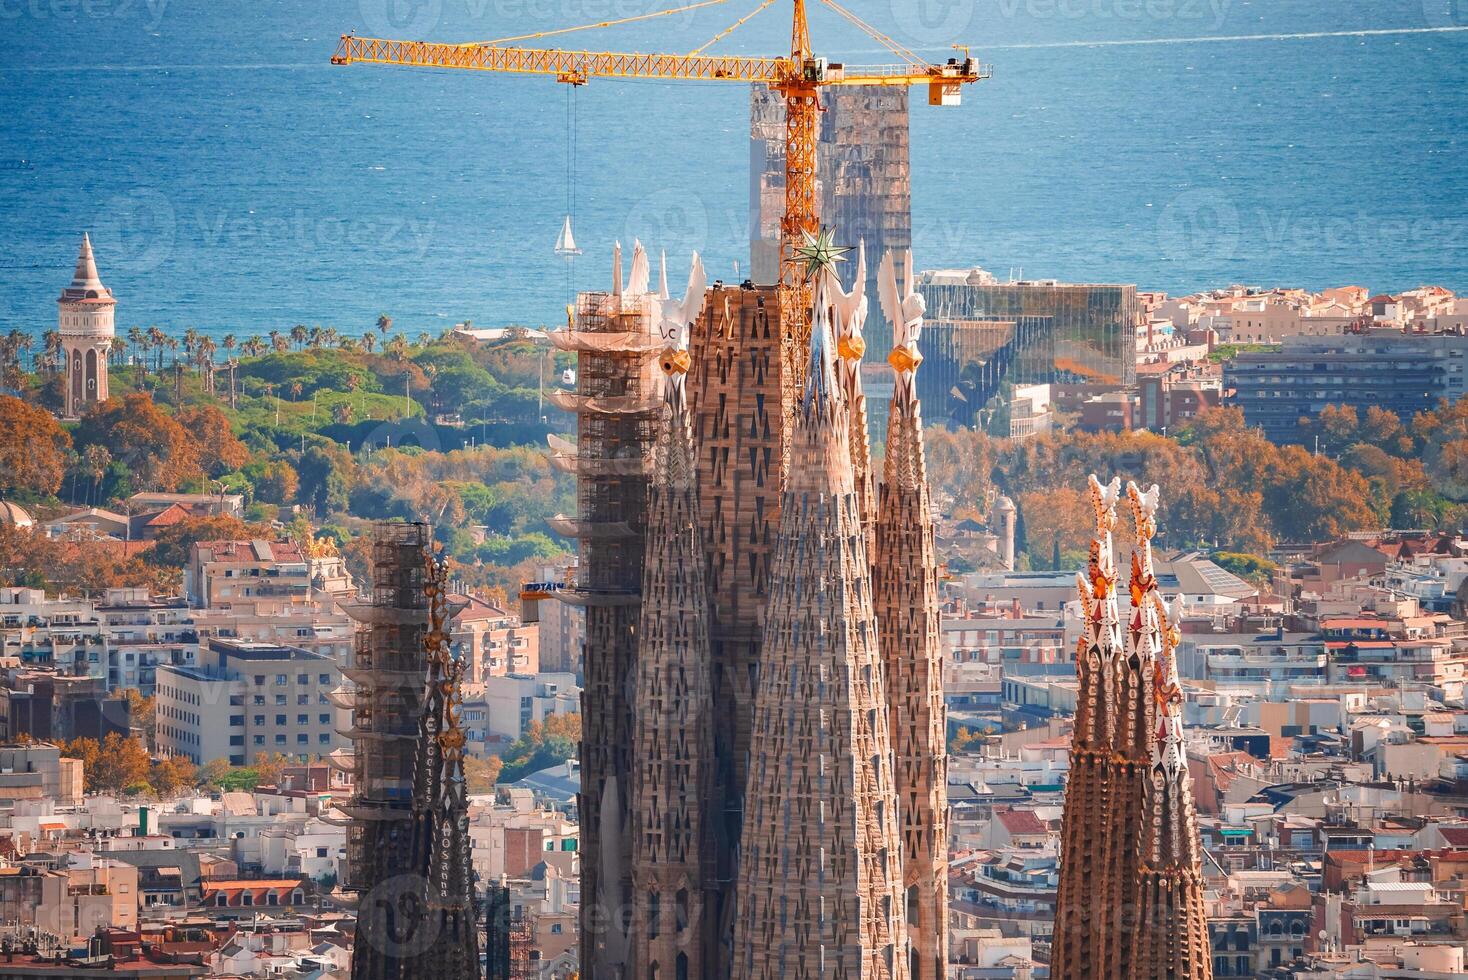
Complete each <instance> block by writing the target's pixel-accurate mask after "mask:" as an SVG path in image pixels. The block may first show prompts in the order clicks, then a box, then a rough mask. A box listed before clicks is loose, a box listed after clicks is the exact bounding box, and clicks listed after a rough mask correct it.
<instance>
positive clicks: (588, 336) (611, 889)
mask: <svg viewBox="0 0 1468 980" xmlns="http://www.w3.org/2000/svg"><path fill="white" fill-rule="evenodd" d="M617 277H618V283H617V289H616V291H614V292H612V293H582V294H581V295H580V296H578V297H577V303H576V310H575V318H574V321H573V323H572V328H571V329H570V330H568V331H563V332H560V335H559V336H558V337H557V339H556V344H557V346H558V347H561V348H562V349H563V350H574V351H575V352H576V355H577V356H576V375H577V390H576V392H575V393H574V394H571V393H565V394H564V395H560V396H557V397H555V398H553V399H552V401H553V402H554V403H555V404H556V405H558V406H560V407H561V408H564V409H566V410H568V411H572V412H575V413H576V416H577V440H576V456H575V459H574V460H571V459H567V460H565V461H564V463H563V465H569V466H574V468H575V470H576V472H577V477H578V478H577V481H576V495H577V514H576V516H575V517H574V518H571V517H558V518H557V519H556V521H555V522H554V524H553V526H554V527H555V528H556V530H557V531H558V532H559V533H561V534H564V535H566V536H568V537H573V538H575V539H577V541H578V542H579V544H580V562H579V565H578V568H577V572H576V575H575V577H574V578H570V577H568V580H567V581H566V583H565V588H564V589H561V590H560V591H558V592H557V593H556V598H558V599H560V600H561V601H563V602H568V603H571V604H573V605H576V606H581V607H584V608H585V610H586V647H585V671H584V673H585V685H584V694H583V696H582V741H581V772H582V785H581V810H580V822H581V826H582V828H583V835H582V853H581V896H582V900H581V909H582V922H581V936H582V957H581V962H582V963H583V965H585V966H587V967H588V968H589V970H590V973H591V975H593V976H596V975H600V972H599V971H598V970H597V969H595V968H594V967H595V965H598V964H600V965H602V966H603V967H607V968H611V969H615V968H616V966H618V965H620V964H623V963H624V962H625V960H626V955H627V936H626V933H625V931H624V930H625V928H626V927H625V924H624V922H623V920H622V919H621V917H620V916H611V915H608V914H607V912H608V911H609V910H614V909H625V908H627V907H628V904H629V902H630V901H631V897H632V895H631V890H632V883H631V877H630V873H629V866H630V858H631V840H630V816H629V799H630V792H629V789H630V773H631V758H630V756H631V751H630V748H631V742H632V735H631V733H632V707H631V703H630V701H629V698H628V678H629V677H630V676H631V675H632V671H633V667H634V665H635V663H636V658H637V626H638V620H639V617H640V615H641V605H640V594H641V587H642V565H643V549H644V539H645V531H646V520H647V513H646V512H647V491H648V483H649V466H648V462H649V459H650V457H651V453H652V447H653V442H654V439H655V437H656V434H657V423H658V418H659V412H660V411H661V408H662V400H661V398H660V391H661V375H660V372H658V371H657V365H656V359H655V355H656V353H657V345H656V344H655V343H653V342H652V341H653V340H655V339H656V337H657V330H656V328H657V325H658V322H659V321H658V317H659V314H660V305H659V303H660V300H659V297H658V296H657V295H655V294H653V293H650V292H645V291H642V290H629V291H627V292H625V293H624V292H623V291H622V289H621V281H620V278H621V273H620V261H619V263H618V271H617ZM609 975H610V974H609Z"/></svg>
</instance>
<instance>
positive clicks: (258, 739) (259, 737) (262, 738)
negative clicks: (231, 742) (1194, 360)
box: [252, 735, 265, 745]
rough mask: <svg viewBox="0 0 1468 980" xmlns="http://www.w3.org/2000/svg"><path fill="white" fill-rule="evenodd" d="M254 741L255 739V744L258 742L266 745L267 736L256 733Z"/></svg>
mask: <svg viewBox="0 0 1468 980" xmlns="http://www.w3.org/2000/svg"><path fill="white" fill-rule="evenodd" d="M252 741H253V742H254V743H255V744H256V745H264V744H265V736H264V735H256V736H255V737H254V738H253V739H252Z"/></svg>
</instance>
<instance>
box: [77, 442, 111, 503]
mask: <svg viewBox="0 0 1468 980" xmlns="http://www.w3.org/2000/svg"><path fill="white" fill-rule="evenodd" d="M111 465H112V453H110V452H108V450H107V447H106V446H103V445H100V444H99V443H93V444H92V445H90V446H88V447H87V448H86V451H85V452H83V453H82V466H83V467H84V468H85V469H86V472H88V473H90V474H91V476H92V492H91V494H90V495H89V497H88V499H89V500H90V501H91V505H92V506H96V503H97V494H98V493H99V492H100V491H101V487H102V477H104V476H106V475H107V467H109V466H111Z"/></svg>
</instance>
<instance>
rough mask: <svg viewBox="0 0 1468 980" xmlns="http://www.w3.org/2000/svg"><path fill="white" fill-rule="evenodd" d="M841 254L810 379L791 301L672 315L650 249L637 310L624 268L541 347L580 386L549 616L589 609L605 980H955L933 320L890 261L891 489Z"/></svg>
mask: <svg viewBox="0 0 1468 980" xmlns="http://www.w3.org/2000/svg"><path fill="white" fill-rule="evenodd" d="M844 251H846V250H845V249H843V248H840V247H838V246H836V245H834V244H833V243H832V241H831V237H830V233H829V232H823V233H822V234H821V235H819V236H811V237H810V238H809V240H808V241H807V242H806V244H805V247H804V248H803V249H802V250H801V258H802V260H803V261H804V262H805V264H806V271H807V275H808V277H809V279H810V282H811V309H810V317H811V322H812V330H811V340H810V343H809V346H808V347H807V348H806V349H805V351H804V354H803V359H802V361H801V362H800V363H792V361H791V358H790V353H789V350H788V348H789V346H790V345H788V344H787V343H786V342H785V338H783V337H782V335H781V327H780V325H781V323H782V318H781V315H780V304H781V303H782V302H785V301H786V299H787V297H786V295H785V293H784V292H783V291H782V290H780V289H779V288H778V287H764V286H754V285H752V284H750V283H744V284H741V285H738V286H726V285H724V284H722V283H714V284H713V285H712V286H711V287H710V286H708V285H707V283H706V280H705V277H704V274H703V271H702V268H701V266H700V265H699V263H698V261H697V257H696V256H695V259H694V263H693V270H692V274H691V276H690V281H689V285H688V289H687V291H686V292H685V293H684V295H683V296H682V297H681V298H678V299H675V298H672V297H670V296H669V295H668V291H667V287H666V276H665V275H664V276H663V277H661V278H662V282H661V283H660V285H659V287H658V288H657V290H656V291H653V290H650V289H649V288H648V286H649V279H648V276H647V274H646V270H647V268H648V262H647V260H646V253H645V252H644V251H643V250H642V249H641V247H640V246H638V247H636V248H635V249H634V253H633V263H632V275H631V277H630V279H629V280H627V282H626V285H625V286H624V285H623V277H622V275H621V269H620V260H617V261H616V263H615V269H616V271H615V272H614V286H613V291H612V293H611V294H597V293H593V294H583V295H582V297H581V298H580V300H579V302H578V306H577V309H576V311H575V316H574V318H573V320H572V322H571V323H570V324H569V325H568V329H567V330H565V331H556V332H554V333H552V334H551V338H552V341H553V342H554V343H555V344H556V345H557V346H558V347H560V348H561V349H563V350H568V351H574V352H575V353H576V354H577V358H578V366H579V368H580V370H579V371H578V375H579V384H578V390H577V392H576V393H575V394H570V393H562V394H560V395H558V396H557V397H556V399H555V401H556V403H557V404H559V405H562V407H566V408H568V409H570V410H572V411H575V412H576V413H577V414H578V416H579V422H578V440H577V443H576V447H575V454H574V455H569V454H562V455H561V456H558V457H556V464H557V465H558V466H560V467H561V468H563V469H570V470H571V471H572V472H574V473H576V475H577V478H578V497H579V498H580V504H581V508H580V512H579V513H578V514H577V515H576V517H575V518H557V519H556V522H555V527H556V529H557V530H558V531H561V533H563V534H569V535H572V536H575V537H578V538H580V539H581V565H582V567H581V568H580V569H579V570H578V573H577V576H576V579H575V581H573V582H570V583H568V585H567V588H565V589H563V590H562V591H561V592H560V593H558V595H559V596H560V597H561V598H562V599H564V600H565V601H569V602H573V603H576V604H578V605H583V606H585V607H586V609H587V640H586V651H585V656H586V675H587V684H586V690H585V693H584V695H583V701H584V703H585V704H586V707H585V709H584V711H583V724H584V726H585V730H584V737H583V744H582V750H581V751H582V755H581V759H582V801H581V803H582V817H583V820H582V830H583V848H582V856H581V862H582V863H581V867H582V902H583V936H582V962H581V966H582V970H583V974H582V975H583V976H586V977H590V978H592V980H602V978H608V980H625V978H627V977H634V976H635V977H648V976H657V977H662V978H665V980H686V978H699V980H730V978H739V980H745V978H755V977H771V978H773V977H777V976H779V977H781V978H783V977H784V976H785V975H787V974H788V975H790V976H791V977H799V978H806V977H808V978H814V977H849V978H858V977H860V978H884V980H907V978H909V977H920V978H923V980H929V978H935V977H941V976H943V975H944V972H945V966H946V961H947V939H946V935H947V814H946V806H947V802H946V792H945V782H946V757H945V730H944V728H945V718H944V707H943V695H942V657H941V647H940V633H939V620H938V594H937V564H936V557H935V551H934V542H933V529H932V513H931V508H930V504H929V500H928V489H927V475H926V470H925V464H924V461H923V446H922V419H921V411H920V408H919V405H918V401H917V397H916V392H915V390H914V387H913V373H914V372H915V371H916V369H917V366H918V364H919V362H920V361H921V356H920V355H919V354H918V351H917V336H918V332H919V330H920V328H921V324H922V316H923V304H922V299H921V297H919V296H917V295H916V293H915V292H913V291H912V289H911V286H910V283H906V282H905V283H903V284H902V285H899V283H898V278H897V263H896V262H894V261H893V260H892V259H891V258H890V257H889V258H888V259H887V260H886V262H885V263H884V264H883V266H882V271H883V275H884V277H885V279H884V282H883V288H882V291H881V292H882V297H883V304H884V306H883V309H884V311H885V312H886V313H887V314H888V316H889V317H891V318H893V319H894V320H896V319H897V318H898V316H899V315H900V317H901V319H900V323H901V324H902V325H903V327H904V330H903V331H902V332H900V336H899V339H898V342H897V349H895V350H894V351H893V352H892V355H891V357H890V358H889V361H890V362H891V364H892V368H893V371H894V372H895V374H896V386H895V388H894V396H893V403H892V404H893V413H894V416H895V417H897V418H899V419H900V422H899V424H898V426H897V428H898V430H899V431H898V432H897V434H896V436H895V437H893V439H892V442H891V445H890V446H889V449H888V453H887V458H886V462H885V469H884V472H885V481H884V483H883V484H882V485H881V486H880V488H879V486H878V483H877V480H876V476H877V474H876V472H875V470H876V467H875V466H874V464H873V462H872V454H871V449H870V446H869V443H868V436H867V417H866V403H865V396H864V394H863V392H862V375H861V357H862V354H863V352H864V342H863V339H862V325H863V323H864V321H865V318H866V313H867V307H868V303H867V299H866V297H865V296H864V294H863V289H862V287H861V286H860V285H859V284H860V283H862V282H863V280H864V279H865V272H864V269H865V256H864V255H862V256H860V257H859V259H858V262H857V267H858V268H857V276H856V282H857V283H858V285H857V286H856V287H854V288H852V289H851V290H849V291H848V290H846V289H845V288H843V286H842V284H841V281H840V280H839V278H838V277H837V275H836V273H835V263H837V262H839V261H841V253H842V252H844ZM910 264H911V261H910V259H909V260H908V262H907V265H909V266H910ZM905 278H910V277H905ZM894 311H895V312H894ZM659 368H660V369H661V370H658V369H659ZM794 378H800V379H801V384H800V386H799V387H798V388H797V387H795V386H794V385H792V384H791V383H790V381H791V379H794ZM792 398H793V399H794V401H791V399H792ZM787 459H788V460H789V462H790V465H788V466H786V465H783V462H784V461H785V460H787ZM634 573H635V574H634ZM622 733H625V735H623V734H622Z"/></svg>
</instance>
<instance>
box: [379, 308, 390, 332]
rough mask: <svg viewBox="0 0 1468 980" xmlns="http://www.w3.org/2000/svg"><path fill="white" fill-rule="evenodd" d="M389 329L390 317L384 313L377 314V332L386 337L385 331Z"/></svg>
mask: <svg viewBox="0 0 1468 980" xmlns="http://www.w3.org/2000/svg"><path fill="white" fill-rule="evenodd" d="M391 329H392V317H390V316H388V315H387V314H386V313H379V314H377V332H378V333H380V334H382V335H383V336H384V337H386V336H387V332H388V331H389V330H391Z"/></svg>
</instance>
